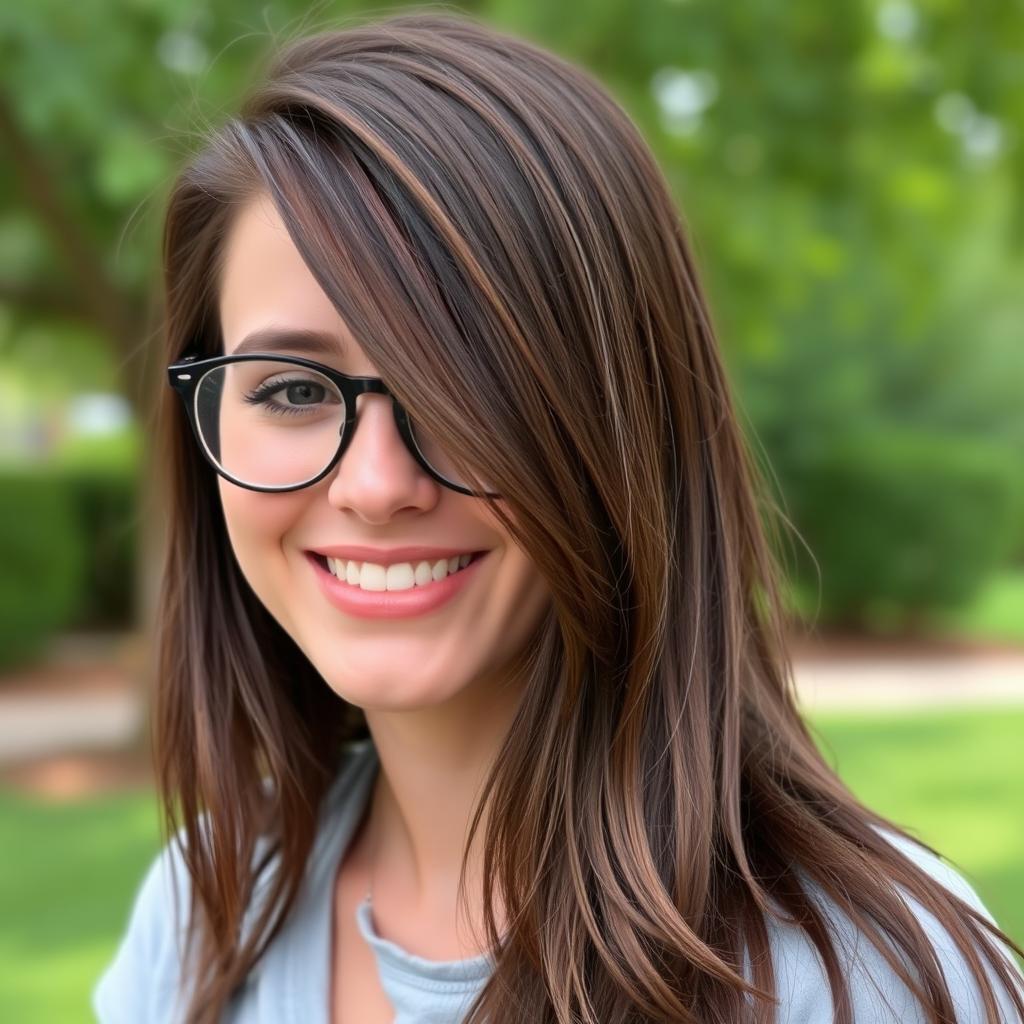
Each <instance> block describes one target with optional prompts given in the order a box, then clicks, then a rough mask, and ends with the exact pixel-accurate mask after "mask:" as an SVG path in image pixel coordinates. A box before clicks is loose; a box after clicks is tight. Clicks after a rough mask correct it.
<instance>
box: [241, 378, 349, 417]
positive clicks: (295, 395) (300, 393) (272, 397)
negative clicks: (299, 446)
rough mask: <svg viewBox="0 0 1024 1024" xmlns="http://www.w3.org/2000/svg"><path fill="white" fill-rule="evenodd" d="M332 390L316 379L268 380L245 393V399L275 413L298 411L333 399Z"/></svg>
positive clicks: (335, 398) (334, 397) (336, 399)
mask: <svg viewBox="0 0 1024 1024" xmlns="http://www.w3.org/2000/svg"><path fill="white" fill-rule="evenodd" d="M332 398H333V399H334V400H335V402H337V401H338V398H337V397H336V396H334V394H333V392H332V390H331V389H330V388H328V387H326V386H325V385H323V384H320V383H318V382H317V381H315V380H289V381H281V380H276V381H266V382H264V383H263V384H260V385H259V386H258V387H256V388H254V389H253V390H252V391H250V392H248V393H247V394H246V395H245V401H246V402H248V403H249V404H251V405H258V406H261V407H262V408H264V409H266V410H268V411H269V412H274V413H282V414H285V413H298V412H300V411H301V410H302V409H304V408H305V409H309V408H315V407H317V406H320V405H323V404H325V403H327V404H329V403H330V402H331V400H332Z"/></svg>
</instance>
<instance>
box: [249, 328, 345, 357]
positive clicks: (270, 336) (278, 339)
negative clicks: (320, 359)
mask: <svg viewBox="0 0 1024 1024" xmlns="http://www.w3.org/2000/svg"><path fill="white" fill-rule="evenodd" d="M243 352H316V353H318V354H320V355H328V356H336V355H342V354H343V353H344V352H345V345H344V344H343V343H342V340H341V338H339V337H338V335H336V334H331V333H330V331H314V330H300V329H298V328H288V327H285V328H282V327H261V328H260V329H259V330H256V331H253V332H252V333H250V334H247V335H246V336H245V337H244V338H243V339H242V341H241V342H240V343H239V345H238V347H237V348H235V349H234V350H233V351H232V354H233V355H241V354H242V353H243Z"/></svg>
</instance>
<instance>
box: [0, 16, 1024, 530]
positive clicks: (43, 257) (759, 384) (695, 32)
mask: <svg viewBox="0 0 1024 1024" xmlns="http://www.w3.org/2000/svg"><path fill="white" fill-rule="evenodd" d="M409 6H413V7H415V6H421V5H415V4H414V5H408V4H395V3H388V2H383V3H381V2H377V3H372V4H370V3H363V2H355V0H353V2H341V3H329V2H323V0H321V2H319V3H317V4H314V5H313V6H312V7H311V6H310V5H309V4H308V3H307V2H306V0H275V2H272V3H268V4H266V5H263V6H261V7H259V8H258V9H257V8H254V7H253V6H252V5H251V4H249V3H248V2H247V0H212V2H211V0H203V2H200V0H123V2H120V3H112V2H110V0H79V2H78V3H75V4H70V5H69V4H67V3H64V2H63V0H35V2H34V3H32V4H21V5H15V4H6V5H4V6H3V10H2V13H0V57H2V59H0V147H2V150H3V152H4V154H5V157H6V159H4V160H3V161H2V162H0V312H3V310H6V311H7V312H8V314H9V315H10V322H9V323H8V325H7V329H6V331H4V332H0V333H3V334H4V344H5V346H6V347H7V350H8V355H10V356H12V357H17V355H18V352H17V349H18V346H19V345H27V344H29V343H30V339H32V338H33V337H38V332H34V331H33V330H30V329H29V328H31V327H33V326H36V327H38V326H39V325H40V324H42V325H50V324H53V323H55V322H56V321H57V320H63V321H71V322H72V323H74V324H78V325H84V327H85V330H82V331H78V332H76V331H66V332H65V335H64V336H66V337H67V338H68V339H73V338H75V337H82V338H87V337H91V338H97V337H98V338H100V339H102V343H103V344H104V345H106V346H107V348H108V351H109V354H110V358H111V360H112V363H113V365H114V366H115V368H116V373H117V376H118V379H119V381H120V387H121V388H122V390H123V391H124V393H125V394H126V395H128V396H129V397H130V398H131V400H132V401H133V402H134V403H135V406H136V408H138V409H140V410H145V409H148V408H149V407H150V406H151V404H152V401H151V398H152V396H151V395H149V394H148V392H147V389H148V388H150V387H159V386H160V385H161V384H162V378H161V376H160V374H159V372H158V371H159V367H155V366H153V365H152V360H153V359H154V358H155V357H156V352H157V346H156V345H154V344H152V340H153V336H154V328H155V324H156V319H155V314H156V312H157V310H156V303H155V302H154V299H155V298H156V297H157V295H158V292H159V288H158V280H157V278H156V271H157V268H158V255H159V253H158V245H159V220H160V213H161V210H162V204H163V201H164V199H165V196H166V190H167V188H168V187H169V184H170V181H171V180H172V177H173V175H174V173H175V171H176V170H177V168H178V166H179V165H180V163H181V162H182V161H183V160H184V159H185V157H186V156H187V154H188V153H189V151H190V150H191V149H192V147H193V145H194V144H195V143H196V142H197V140H198V138H199V136H200V135H201V133H202V131H203V130H204V128H205V127H206V126H207V125H208V124H209V123H211V122H212V123H214V124H215V123H217V122H219V121H220V120H221V119H222V118H223V117H224V116H226V115H227V114H228V113H230V112H231V111H232V110H233V109H234V108H235V106H236V104H237V102H238V100H239V99H240V97H241V95H242V94H243V93H244V92H245V91H246V89H247V87H248V86H249V84H250V82H251V81H252V79H253V77H254V76H255V75H256V74H258V72H259V67H260V62H261V60H262V58H263V56H264V55H265V53H266V52H267V50H268V48H269V47H270V46H271V45H272V44H273V43H274V42H275V41H276V40H277V39H279V38H280V37H282V36H284V35H292V34H298V33H302V32H306V31H315V30H317V29H319V28H322V27H328V26H331V25H339V24H343V23H346V22H348V21H350V20H353V19H354V20H361V19H362V18H363V17H368V16H369V15H370V14H381V15H383V14H386V13H389V12H391V11H394V10H398V9H400V8H405V7H409ZM434 6H435V7H436V6H441V7H442V8H443V9H449V10H464V11H466V12H468V13H470V14H471V15H473V16H475V17H479V18H482V19H484V20H487V21H490V22H492V23H494V24H497V25H499V26H501V27H504V28H507V29H509V30H511V31H514V32H517V33H520V34H522V35H525V36H527V37H530V38H533V39H535V40H536V41H537V42H539V43H541V44H543V45H545V46H548V47H550V48H551V49H553V50H555V51H556V52H559V53H561V54H563V55H564V56H566V57H567V58H569V59H571V60H574V61H575V62H577V63H579V64H581V65H583V66H585V67H587V68H588V69H590V71H591V72H592V73H593V74H594V75H595V76H596V77H597V78H598V79H600V80H601V81H602V82H604V83H605V84H606V85H607V86H608V87H609V88H610V89H611V91H612V92H613V93H614V94H615V95H616V96H617V98H618V99H619V100H620V102H621V103H622V104H623V105H624V107H625V108H626V109H627V110H628V111H629V113H630V114H631V115H632V116H633V118H634V119H635V120H636V122H637V123H638V125H639V127H640V128H641V130H642V131H643V132H644V134H645V136H646V137H647V138H648V140H649V141H650V142H651V144H652V146H653V148H654V149H655V151H656V154H657V156H658V158H659V160H660V162H661V165H662V167H663V168H664V170H665V172H666V175H667V177H668V179H669V181H670V183H671V186H672V188H673V190H674V192H675V194H676V195H677V197H678V199H679V201H680V204H681V206H682V209H683V211H684V216H685V219H686V221H687V222H688V224H689V227H690V230H691V234H692V239H693V242H694V247H695V250H696V253H697V256H698V260H699V262H700V263H701V265H702V269H703V270H704V272H705V273H706V275H707V279H708V285H709V291H710V294H711V298H712V305H713V309H714V313H715V318H716V320H717V322H718V325H719V329H720V335H721V338H722V343H723V348H724V350H725V352H726V356H727V359H728V360H729V362H730V363H731V365H732V368H733V369H734V371H735V374H736V377H737V381H738V384H739V389H738V390H739V392H740V395H741V398H742V400H743V404H744V406H745V407H746V409H747V410H748V411H749V413H750V415H751V419H752V422H753V425H754V426H755V427H756V429H757V431H758V433H759V434H760V435H761V436H762V437H763V438H764V440H765V443H766V447H767V450H768V454H769V456H770V457H772V458H774V457H776V455H777V456H778V457H779V458H780V459H784V458H785V455H786V453H787V452H789V451H792V450H793V449H796V448H800V447H801V446H803V447H805V448H806V446H808V445H811V446H813V445H814V444H817V443H819V442H821V441H823V440H829V441H830V443H831V441H832V440H838V438H839V437H841V436H842V435H843V434H845V433H849V432H850V431H851V430H854V429H859V428H860V427H861V426H863V424H864V422H870V423H871V425H872V426H884V425H885V424H886V423H891V424H893V425H894V426H900V427H915V428H922V429H927V428H930V427H935V428H939V427H941V428H943V429H946V430H963V431H966V432H969V433H973V434H976V435H978V436H984V437H989V438H995V439H998V440H999V441H1000V443H1001V444H1003V445H1004V446H1005V447H1006V448H1008V449H1013V448H1016V450H1017V451H1024V403H1021V402H1020V400H1019V393H1020V387H1021V383H1022V382H1024V365H1022V360H1024V355H1022V352H1024V347H1022V346H1021V344H1020V328H1019V325H1020V323H1021V321H1022V313H1024V289H1022V288H1021V287H1020V281H1021V280H1022V279H1024V276H1022V272H1024V246H1022V237H1024V207H1022V202H1021V195H1020V190H1019V183H1020V182H1021V181H1022V180H1024V147H1022V146H1021V145H1020V142H1021V129H1022V126H1024V62H1022V61H1021V58H1020V54H1021V53H1022V52H1024V19H1022V18H1021V17H1020V10H1019V5H1017V4H1008V3H1002V2H999V0H971V2H968V0H916V2H914V0H839V2H836V3H829V4H823V3H821V2H820V0H785V2H783V0H736V2H730V3H721V2H718V0H633V2H629V3H627V2H625V0H577V2H571V3H559V4H553V3H550V2H548V0H479V2H475V3H461V4H459V3H449V4H445V5H434ZM1021 548H1022V549H1024V537H1022V538H1021Z"/></svg>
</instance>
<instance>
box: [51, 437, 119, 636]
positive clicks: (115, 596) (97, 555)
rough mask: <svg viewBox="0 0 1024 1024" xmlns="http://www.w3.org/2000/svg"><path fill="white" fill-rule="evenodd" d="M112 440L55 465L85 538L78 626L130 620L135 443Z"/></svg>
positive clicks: (110, 625) (108, 625) (112, 625)
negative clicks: (112, 442) (124, 444)
mask: <svg viewBox="0 0 1024 1024" xmlns="http://www.w3.org/2000/svg"><path fill="white" fill-rule="evenodd" d="M121 445H123V442H116V443H115V444H112V445H111V446H110V451H108V450H106V446H103V447H101V449H99V450H98V451H97V450H96V449H95V446H93V449H92V450H91V451H90V452H89V454H88V455H87V456H86V455H83V454H81V453H80V454H79V455H78V456H77V457H73V454H72V453H69V454H68V456H67V457H66V459H65V461H63V463H62V464H61V465H60V466H59V467H57V468H55V469H54V472H55V473H57V474H58V475H59V478H60V479H61V480H62V481H63V483H65V486H66V489H67V494H68V500H69V502H70V503H71V507H72V509H73V512H74V514H75V516H76V518H77V519H78V522H79V531H80V536H81V537H83V538H84V539H85V543H86V556H85V563H86V572H85V581H84V585H83V588H82V593H81V597H80V600H79V603H78V608H77V613H76V615H75V620H74V626H75V627H76V628H77V629H128V628H130V626H131V624H132V621H133V613H134V601H135V580H136V574H135V566H136V550H137V547H138V540H139V536H138V534H139V527H138V518H137V490H138V480H137V457H136V454H135V453H134V451H133V447H134V445H131V446H130V447H128V449H124V447H122V446H121Z"/></svg>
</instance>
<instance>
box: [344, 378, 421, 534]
mask: <svg viewBox="0 0 1024 1024" xmlns="http://www.w3.org/2000/svg"><path fill="white" fill-rule="evenodd" d="M350 429H351V430H352V434H351V436H350V438H349V441H348V447H347V448H346V449H345V451H344V452H343V453H342V456H341V460H340V461H339V463H338V465H337V466H336V467H335V469H334V472H333V475H332V476H330V477H329V479H330V487H329V488H328V491H327V500H328V501H329V502H330V503H331V505H333V506H334V507H335V508H337V509H339V510H344V509H348V510H350V511H353V512H356V513H357V514H358V515H360V516H361V517H362V518H363V519H365V520H366V521H367V522H373V523H383V522H387V520H388V519H390V518H391V517H392V516H393V515H394V514H395V513H396V512H398V511H399V510H401V509H403V508H408V507H414V508H420V509H426V508H429V507H430V506H432V505H433V504H434V503H435V502H436V501H437V500H438V498H439V495H440V486H441V485H440V484H438V483H437V482H436V481H435V480H434V479H433V477H431V476H430V474H429V473H427V472H425V471H424V470H423V468H422V466H420V464H419V463H418V462H417V461H416V459H415V458H414V457H413V455H412V452H410V451H409V449H408V448H407V447H406V445H405V442H404V441H403V440H402V435H401V434H400V433H399V432H398V424H397V423H396V422H395V414H394V409H393V408H392V398H391V396H390V395H379V394H369V393H368V394H362V395H359V397H358V398H357V399H356V422H355V424H354V426H353V427H352V428H350Z"/></svg>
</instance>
